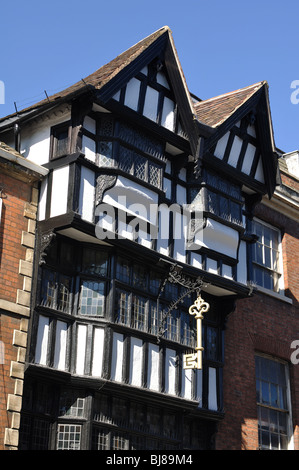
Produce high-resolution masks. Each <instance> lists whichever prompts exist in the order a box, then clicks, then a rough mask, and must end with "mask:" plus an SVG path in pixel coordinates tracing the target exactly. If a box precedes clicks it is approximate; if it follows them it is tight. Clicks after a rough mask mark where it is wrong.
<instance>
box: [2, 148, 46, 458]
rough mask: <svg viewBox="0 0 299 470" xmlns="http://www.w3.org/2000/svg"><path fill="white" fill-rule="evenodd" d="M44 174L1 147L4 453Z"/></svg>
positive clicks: (15, 424)
mask: <svg viewBox="0 0 299 470" xmlns="http://www.w3.org/2000/svg"><path fill="white" fill-rule="evenodd" d="M46 173H47V170H45V168H41V167H39V166H38V165H35V164H33V163H31V162H30V161H28V160H25V159H24V158H23V157H22V156H21V155H20V154H19V153H18V152H16V151H15V150H14V149H12V148H11V147H8V146H7V145H5V144H3V143H0V209H1V211H0V214H1V218H0V279H1V282H0V370H1V379H0V449H1V450H3V449H14V448H15V449H16V448H17V447H18V433H19V426H20V410H21V406H22V394H23V378H24V364H25V354H26V345H27V331H28V320H29V318H30V293H31V279H32V266H33V258H34V247H35V226H36V213H37V203H38V182H39V181H40V179H41V178H42V177H43V175H45V174H46Z"/></svg>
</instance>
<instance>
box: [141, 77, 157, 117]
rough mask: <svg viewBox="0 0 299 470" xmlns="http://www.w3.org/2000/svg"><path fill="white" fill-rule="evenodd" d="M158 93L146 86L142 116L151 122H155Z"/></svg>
mask: <svg viewBox="0 0 299 470" xmlns="http://www.w3.org/2000/svg"><path fill="white" fill-rule="evenodd" d="M158 100H159V92H158V91H157V90H154V88H151V87H150V86H148V87H147V88H146V93H145V101H144V109H143V114H144V116H146V117H147V118H149V119H151V120H152V121H155V122H156V120H157V110H158Z"/></svg>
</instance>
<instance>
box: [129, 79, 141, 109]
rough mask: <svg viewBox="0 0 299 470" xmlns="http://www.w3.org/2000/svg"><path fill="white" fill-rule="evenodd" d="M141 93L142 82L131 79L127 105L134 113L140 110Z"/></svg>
mask: <svg viewBox="0 0 299 470" xmlns="http://www.w3.org/2000/svg"><path fill="white" fill-rule="evenodd" d="M139 93H140V80H137V78H131V80H130V81H129V82H128V83H127V87H126V94H125V105H126V106H128V107H129V108H131V109H133V110H134V111H137V109H138V100H139Z"/></svg>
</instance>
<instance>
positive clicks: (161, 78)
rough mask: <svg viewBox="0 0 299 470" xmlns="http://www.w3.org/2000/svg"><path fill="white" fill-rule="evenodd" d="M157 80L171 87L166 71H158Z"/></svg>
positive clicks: (166, 86)
mask: <svg viewBox="0 0 299 470" xmlns="http://www.w3.org/2000/svg"><path fill="white" fill-rule="evenodd" d="M157 82H158V83H160V85H162V86H164V87H165V88H168V89H170V88H169V84H168V80H167V78H166V76H165V74H164V73H162V72H158V73H157Z"/></svg>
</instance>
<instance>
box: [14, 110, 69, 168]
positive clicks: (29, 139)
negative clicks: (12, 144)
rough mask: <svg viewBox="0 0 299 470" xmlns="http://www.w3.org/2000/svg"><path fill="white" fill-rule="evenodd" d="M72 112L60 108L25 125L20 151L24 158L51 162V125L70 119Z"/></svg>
mask: <svg viewBox="0 0 299 470" xmlns="http://www.w3.org/2000/svg"><path fill="white" fill-rule="evenodd" d="M70 117H71V113H70V110H69V109H68V108H63V107H61V108H59V109H57V110H56V111H55V113H54V112H53V113H49V114H47V115H45V116H43V118H42V120H39V121H36V122H34V123H33V124H29V125H28V126H26V127H23V128H22V130H21V149H20V153H21V154H22V155H23V157H24V158H28V159H29V160H31V161H32V162H34V163H36V164H38V165H43V164H45V163H48V162H49V156H50V135H51V127H52V126H56V125H57V124H61V123H63V122H66V121H68V120H69V119H70Z"/></svg>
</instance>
